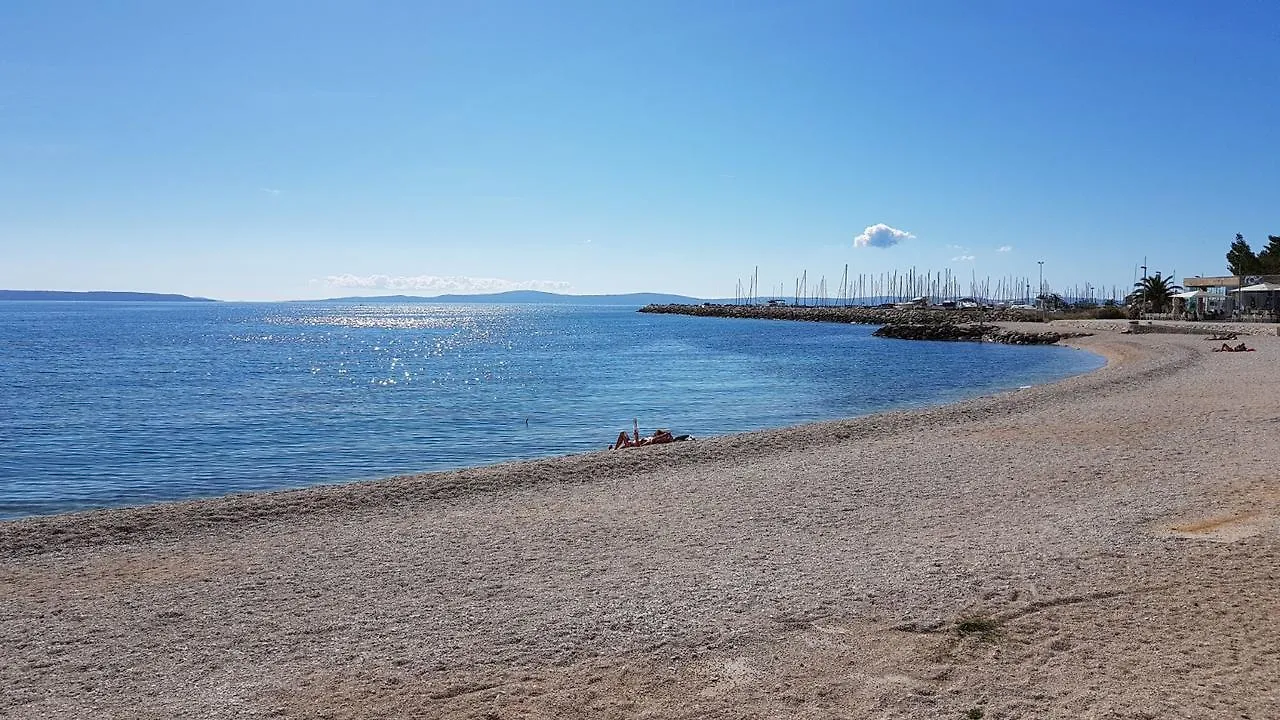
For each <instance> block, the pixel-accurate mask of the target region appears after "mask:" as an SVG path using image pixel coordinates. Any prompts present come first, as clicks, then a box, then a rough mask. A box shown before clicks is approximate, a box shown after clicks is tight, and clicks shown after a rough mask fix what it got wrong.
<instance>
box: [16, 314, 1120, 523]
mask: <svg viewBox="0 0 1280 720" xmlns="http://www.w3.org/2000/svg"><path fill="white" fill-rule="evenodd" d="M637 309H638V308H636V307H624V306H598V307H584V306H575V305H553V304H524V305H486V304H459V305H442V304H376V303H262V304H255V303H169V302H140V303H127V302H3V303H0V389H2V392H0V519H13V518H19V517H24V516H32V515H45V514H52V513H62V512H69V511H79V510H88V509H96V508H111V507H121V506H130V505H138V504H145V503H152V502H157V501H170V500H181V499H189V498H199V497H211V496H218V495H225V494H228V493H241V492H248V491H257V490H272V489H281V488H297V487H304V486H311V485H317V484H323V483H341V482H350V481H357V480H367V479H373V478H380V477H386V476H390V475H395V474H403V473H418V472H425V471H433V470H445V469H453V468H461V467H469V466H477V465H485V464H490V463H497V462H502V461H507V460H518V459H528V458H538V457H545V456H550V455H562V454H566V453H583V452H590V451H595V450H603V449H605V448H606V447H607V446H608V445H609V444H610V443H611V442H613V441H614V439H615V438H616V437H617V435H618V433H619V432H620V431H623V430H630V429H631V428H632V425H633V422H634V421H638V422H639V425H640V429H641V432H642V433H644V434H648V433H650V432H652V431H653V430H654V429H656V428H667V429H670V430H671V432H672V433H674V434H677V435H683V434H689V435H693V436H695V437H699V438H702V437H710V436H716V435H724V434H728V433H736V432H742V431H748V430H757V429H762V428H777V427H784V426H788V425H794V424H798V423H805V422H812V421H819V420H830V419H835V418H848V417H853V416H858V415H865V414H869V413H874V412H878V411H883V410H889V409H895V408H907V407H919V406H926V405H936V404H941V403H948V402H953V401H956V400H960V399H963V398H967V397H971V396H975V395H982V394H987V393H992V392H996V391H1000V390H1006V389H1013V388H1018V387H1022V386H1027V385H1032V384H1037V383H1045V382H1050V381H1053V380H1056V379H1059V378H1063V377H1067V376H1070V375H1075V374H1079V373H1084V372H1087V371H1090V370H1093V369H1096V368H1098V367H1100V366H1101V365H1102V363H1103V361H1102V359H1101V358H1100V357H1098V356H1096V355H1093V354H1091V353H1087V352H1083V351H1079V350H1074V349H1070V348H1063V347H1021V346H1008V345H993V344H980V343H942V342H919V341H902V340H885V339H881V338H876V337H873V336H872V334H871V333H872V331H873V330H874V327H870V326H864V325H847V324H835V323H807V322H788V321H770V320H741V319H725V318H698V317H688V316H681V315H651V314H643V313H639V312H637Z"/></svg>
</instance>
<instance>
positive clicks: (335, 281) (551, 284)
mask: <svg viewBox="0 0 1280 720" xmlns="http://www.w3.org/2000/svg"><path fill="white" fill-rule="evenodd" d="M324 281H325V283H326V284H328V285H330V286H332V287H343V288H359V289H362V290H397V291H405V290H414V291H422V290H429V291H432V292H439V293H491V292H506V291H507V290H545V291H547V292H559V291H564V290H568V289H569V288H570V287H571V286H570V285H569V283H567V282H563V281H560V280H504V279H502V278H483V277H465V276H450V277H441V276H437V275H417V276H413V277H407V276H393V275H351V274H350V273H348V274H345V275H330V276H328V277H326V278H325V279H324Z"/></svg>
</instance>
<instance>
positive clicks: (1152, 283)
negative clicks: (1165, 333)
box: [1128, 273, 1182, 312]
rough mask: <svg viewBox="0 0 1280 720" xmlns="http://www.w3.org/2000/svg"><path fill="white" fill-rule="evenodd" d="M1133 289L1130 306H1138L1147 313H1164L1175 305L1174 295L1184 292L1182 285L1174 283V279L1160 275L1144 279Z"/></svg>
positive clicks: (1130, 295)
mask: <svg viewBox="0 0 1280 720" xmlns="http://www.w3.org/2000/svg"><path fill="white" fill-rule="evenodd" d="M1133 288H1134V290H1133V292H1131V293H1129V298H1128V300H1129V304H1131V305H1138V306H1140V307H1141V308H1143V309H1144V310H1145V311H1146V312H1164V311H1165V310H1167V309H1168V308H1169V307H1170V306H1171V305H1172V304H1173V302H1172V301H1173V295H1174V293H1177V292H1180V291H1181V290H1182V286H1181V285H1175V284H1174V283H1173V278H1171V277H1161V275H1160V273H1156V274H1155V275H1150V276H1148V277H1144V278H1142V279H1141V280H1139V281H1138V282H1136V283H1134V284H1133Z"/></svg>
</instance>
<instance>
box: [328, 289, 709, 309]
mask: <svg viewBox="0 0 1280 720" xmlns="http://www.w3.org/2000/svg"><path fill="white" fill-rule="evenodd" d="M319 302H372V303H384V302H385V303H397V302H400V303H402V302H439V303H554V304H559V305H669V304H679V303H701V302H702V301H701V300H699V299H697V298H692V297H688V296H686V295H666V294H663V293H626V294H622V295H561V294H559V293H549V292H541V291H538V290H511V291H508V292H500V293H489V294H486V295H436V296H433V297H420V296H416V295H379V296H377V297H341V298H329V299H327V300H321V301H319Z"/></svg>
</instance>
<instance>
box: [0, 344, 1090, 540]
mask: <svg viewBox="0 0 1280 720" xmlns="http://www.w3.org/2000/svg"><path fill="white" fill-rule="evenodd" d="M1000 326H1001V327H1003V328H1006V329H1015V330H1018V331H1021V332H1035V331H1037V330H1036V329H1037V328H1042V327H1043V326H1042V325H1040V324H1039V323H1015V322H1006V323H1000ZM1027 326H1031V327H1032V328H1033V329H1030V330H1028V329H1026V328H1027ZM1080 337H1088V336H1087V335H1064V337H1063V339H1062V340H1061V341H1060V342H1059V343H1057V344H1058V345H1059V346H1061V347H1066V348H1071V349H1073V350H1077V351H1084V352H1091V353H1093V354H1094V355H1097V356H1099V357H1100V358H1102V359H1103V361H1104V362H1103V365H1101V366H1100V367H1098V368H1095V369H1093V370H1086V371H1084V372H1081V373H1076V374H1073V375H1068V376H1066V377H1059V378H1056V379H1053V380H1050V381H1048V382H1042V383H1036V384H1033V385H1031V386H1019V387H1008V388H1002V389H996V390H993V391H991V392H983V393H981V394H979V395H975V396H970V397H962V398H960V399H956V400H949V401H941V402H929V403H927V404H924V405H919V406H909V405H904V406H902V407H898V408H894V409H888V410H879V411H875V412H872V413H868V414H865V415H855V416H851V417H845V418H836V419H832V420H822V421H816V422H810V423H802V424H799V425H789V426H782V427H773V428H761V429H755V430H744V431H741V432H734V433H729V434H727V435H716V436H710V437H703V438H698V439H697V440H696V442H695V443H681V444H678V445H675V446H669V447H663V448H661V451H663V452H668V453H681V451H684V452H683V453H682V454H675V455H674V456H664V457H663V461H664V463H666V464H668V465H669V466H675V465H682V464H685V463H688V462H699V461H700V460H699V457H700V455H699V454H698V453H696V452H695V446H697V445H702V444H705V443H708V442H712V441H717V440H720V441H733V440H734V439H742V440H743V441H746V442H750V438H751V437H754V436H760V435H772V434H775V433H792V434H795V433H799V434H806V433H807V432H809V431H810V430H816V429H818V428H820V427H822V426H829V425H830V426H842V425H846V424H848V423H854V422H857V421H870V420H874V419H876V418H878V417H880V416H884V415H897V414H903V413H906V414H912V413H922V412H928V411H932V410H943V409H947V408H952V407H954V406H957V405H962V404H965V403H970V402H974V401H980V400H984V399H987V398H994V397H998V396H1000V395H1004V394H1008V393H1025V392H1027V391H1028V390H1031V389H1037V388H1043V387H1048V386H1052V385H1056V384H1058V383H1062V382H1066V381H1069V380H1072V379H1074V378H1078V377H1082V376H1088V375H1092V374H1095V373H1098V372H1101V371H1103V370H1105V369H1106V368H1107V366H1108V365H1110V364H1111V363H1112V361H1113V360H1112V355H1113V354H1114V353H1112V354H1109V351H1108V350H1106V348H1105V346H1103V348H1102V349H1101V350H1099V349H1097V348H1091V347H1088V346H1085V345H1081V344H1073V341H1074V340H1076V339H1078V338H1080ZM837 432H839V431H838V430H837ZM739 444H740V443H736V442H735V443H733V444H732V446H737V445H739ZM674 447H679V448H680V449H681V450H673V449H672V448H674ZM659 449H660V448H659V447H658V446H653V447H647V448H644V449H643V450H642V451H640V453H652V452H654V451H657V450H659ZM616 454H617V453H616V452H614V451H608V450H599V451H590V452H579V453H573V452H570V453H563V454H558V455H549V456H546V457H541V458H529V459H511V460H503V461H499V462H495V463H490V464H486V465H471V466H466V467H461V468H455V469H451V470H437V471H426V472H414V473H403V474H395V475H389V476H385V477H377V478H370V479H362V480H349V481H338V482H331V483H320V484H316V485H312V486H308V487H300V488H281V489H278V490H259V491H253V492H242V493H229V494H225V495H217V496H212V497H201V498H191V499H186V500H162V501H156V502H150V503H145V504H142V505H126V506H120V507H105V508H92V509H86V510H71V511H67V512H60V513H52V514H44V515H29V516H23V517H17V518H9V519H0V555H4V554H10V553H17V554H21V553H23V552H26V551H28V550H30V549H32V548H35V547H40V546H41V545H40V544H39V543H36V542H34V541H29V540H23V539H22V537H23V536H28V537H29V536H31V535H33V534H35V535H38V534H39V533H40V532H41V529H38V528H28V527H27V526H30V525H50V526H51V527H50V528H49V530H52V531H53V532H55V533H56V534H57V535H58V536H59V537H60V538H62V539H63V540H65V541H68V542H69V541H71V539H72V538H75V537H82V536H85V535H99V536H101V537H109V538H111V541H112V542H115V541H120V540H125V539H130V538H133V537H135V536H137V535H139V534H145V531H146V529H147V528H151V527H156V526H159V525H161V524H163V522H162V521H161V520H160V519H159V518H160V517H162V516H164V515H167V514H170V513H171V512H172V513H174V514H182V515H184V516H187V517H190V518H191V521H192V522H193V523H196V524H198V525H201V526H204V525H213V524H216V521H213V522H211V521H207V520H201V519H200V518H199V516H200V515H201V514H205V515H208V516H210V517H213V518H217V517H228V515H229V514H230V515H231V516H234V517H237V518H242V517H243V518H253V519H254V520H255V521H261V520H265V519H269V518H273V517H281V516H285V515H288V514H290V513H294V512H300V511H301V512H317V511H320V512H324V511H328V509H329V508H333V507H335V506H337V505H338V504H339V503H347V504H346V505H344V506H343V507H347V508H356V507H363V506H365V505H368V504H373V505H376V504H378V503H381V502H404V501H408V500H409V499H411V498H412V497H417V498H418V499H427V498H429V499H433V500H440V499H450V498H455V497H459V496H464V495H467V494H470V493H486V492H501V491H502V490H503V489H504V488H510V489H518V488H523V487H525V483H523V482H522V481H521V480H519V479H518V476H519V475H520V474H521V471H522V470H528V473H529V474H530V475H531V476H534V477H544V476H545V475H546V474H547V473H554V472H555V471H556V469H557V468H558V466H560V465H562V464H564V463H566V462H576V461H590V464H589V465H588V467H590V469H591V470H592V471H594V472H612V471H616V470H618V469H623V470H635V469H637V468H647V467H649V466H651V465H652V464H653V463H652V462H645V460H647V459H648V458H644V457H641V458H635V459H633V458H627V457H625V456H622V455H619V456H618V457H617V462H614V461H613V460H612V459H611V458H613V456H615V455H616ZM631 454H638V453H635V452H634V451H628V452H627V453H626V455H631ZM544 465H547V466H548V467H543V466H544ZM526 466H527V467H526ZM490 476H493V477H502V478H516V479H510V480H507V481H505V482H509V483H510V484H509V485H507V484H503V482H498V483H496V484H495V483H490V482H487V480H488V479H490ZM477 477H478V478H481V481H477ZM382 485H394V486H396V488H398V489H393V488H392V487H385V488H384V487H379V486H382ZM405 485H427V486H429V487H425V488H420V491H421V493H422V494H421V495H419V496H415V495H414V493H413V492H406V491H404V489H403V486H405ZM328 493H333V494H336V495H338V496H340V497H335V498H332V499H326V498H323V497H317V494H328ZM104 513H105V514H109V515H111V516H112V517H110V518H108V517H105V516H103V517H102V518H100V519H101V522H92V520H94V519H95V516H99V515H102V514H104ZM80 521H83V522H84V523H86V524H89V525H92V526H93V528H94V529H93V530H91V531H88V532H85V533H82V532H73V531H67V530H65V529H64V528H65V527H66V526H69V525H76V524H78V523H79V522H80ZM18 526H22V527H18Z"/></svg>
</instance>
